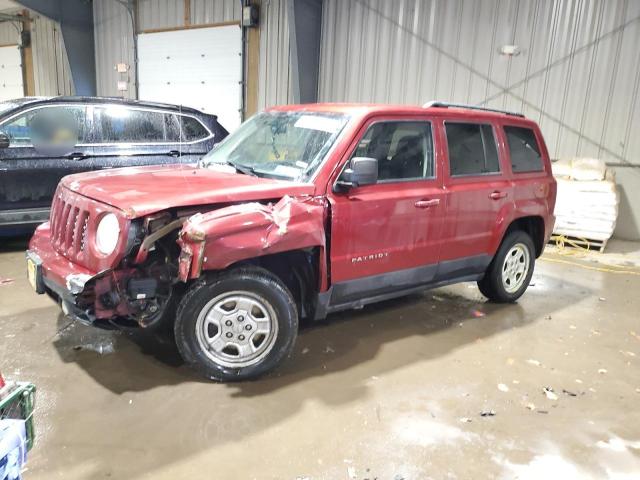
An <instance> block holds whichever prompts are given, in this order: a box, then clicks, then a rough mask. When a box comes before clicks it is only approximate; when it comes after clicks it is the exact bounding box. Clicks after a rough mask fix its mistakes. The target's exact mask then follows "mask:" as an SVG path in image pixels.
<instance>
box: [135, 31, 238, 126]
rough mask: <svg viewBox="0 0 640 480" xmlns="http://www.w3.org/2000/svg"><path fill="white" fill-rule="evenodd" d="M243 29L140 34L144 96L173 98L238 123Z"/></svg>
mask: <svg viewBox="0 0 640 480" xmlns="http://www.w3.org/2000/svg"><path fill="white" fill-rule="evenodd" d="M241 52H242V34H241V31H240V27H239V26H238V25H230V26H224V27H210V28H197V29H187V30H176V31H170V32H157V33H144V34H140V35H139V36H138V58H139V71H138V75H139V82H140V93H139V96H140V99H141V100H153V101H157V102H165V103H175V104H180V105H186V106H188V107H194V108H197V109H199V110H202V111H204V112H206V113H212V114H215V115H218V120H219V121H220V123H221V124H222V125H223V126H224V127H225V128H226V129H227V130H229V131H232V130H234V129H235V128H236V127H237V126H238V125H240V102H241V97H240V95H241V92H242V90H241V85H240V81H241V74H242V57H241Z"/></svg>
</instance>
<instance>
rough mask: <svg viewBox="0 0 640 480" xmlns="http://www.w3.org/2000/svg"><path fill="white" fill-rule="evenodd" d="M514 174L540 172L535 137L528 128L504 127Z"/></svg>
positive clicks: (541, 168)
mask: <svg viewBox="0 0 640 480" xmlns="http://www.w3.org/2000/svg"><path fill="white" fill-rule="evenodd" d="M504 132H505V134H506V135H507V143H508V144H509V152H510V154H511V155H510V156H511V169H512V170H513V172H514V173H522V172H539V171H542V170H543V169H544V168H543V165H542V155H540V148H539V146H538V142H537V141H536V135H535V133H534V132H533V130H531V129H530V128H523V127H504Z"/></svg>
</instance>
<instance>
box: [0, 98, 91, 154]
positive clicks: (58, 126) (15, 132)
mask: <svg viewBox="0 0 640 480" xmlns="http://www.w3.org/2000/svg"><path fill="white" fill-rule="evenodd" d="M85 130H86V108H85V107H83V106H73V105H60V106H55V107H42V108H36V109H34V110H30V111H28V112H25V113H23V114H21V115H18V116H17V117H15V118H13V119H11V120H9V121H8V122H7V123H5V124H4V125H2V127H0V131H2V132H4V133H5V134H6V135H8V136H9V139H10V142H11V146H31V145H36V146H37V145H49V146H50V145H77V144H79V143H83V142H84V140H85Z"/></svg>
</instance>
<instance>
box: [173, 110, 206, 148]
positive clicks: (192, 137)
mask: <svg viewBox="0 0 640 480" xmlns="http://www.w3.org/2000/svg"><path fill="white" fill-rule="evenodd" d="M180 118H181V120H182V135H183V140H184V141H185V142H194V141H196V140H202V139H203V138H206V137H208V136H209V132H208V131H207V129H206V128H204V125H202V124H201V123H200V122H199V121H198V120H196V119H195V118H193V117H184V116H183V117H180Z"/></svg>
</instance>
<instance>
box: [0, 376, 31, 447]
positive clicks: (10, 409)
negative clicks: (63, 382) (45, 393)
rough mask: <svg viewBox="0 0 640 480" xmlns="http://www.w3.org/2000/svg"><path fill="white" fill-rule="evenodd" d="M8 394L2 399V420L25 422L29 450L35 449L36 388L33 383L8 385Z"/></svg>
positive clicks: (0, 405)
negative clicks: (34, 416)
mask: <svg viewBox="0 0 640 480" xmlns="http://www.w3.org/2000/svg"><path fill="white" fill-rule="evenodd" d="M7 386H8V388H7V392H6V393H5V392H3V395H2V398H0V419H5V418H10V419H14V420H24V421H25V430H26V433H27V450H31V448H33V443H34V441H35V429H34V427H33V408H34V406H35V400H36V386H35V385H33V384H32V383H23V382H16V383H8V384H7Z"/></svg>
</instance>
